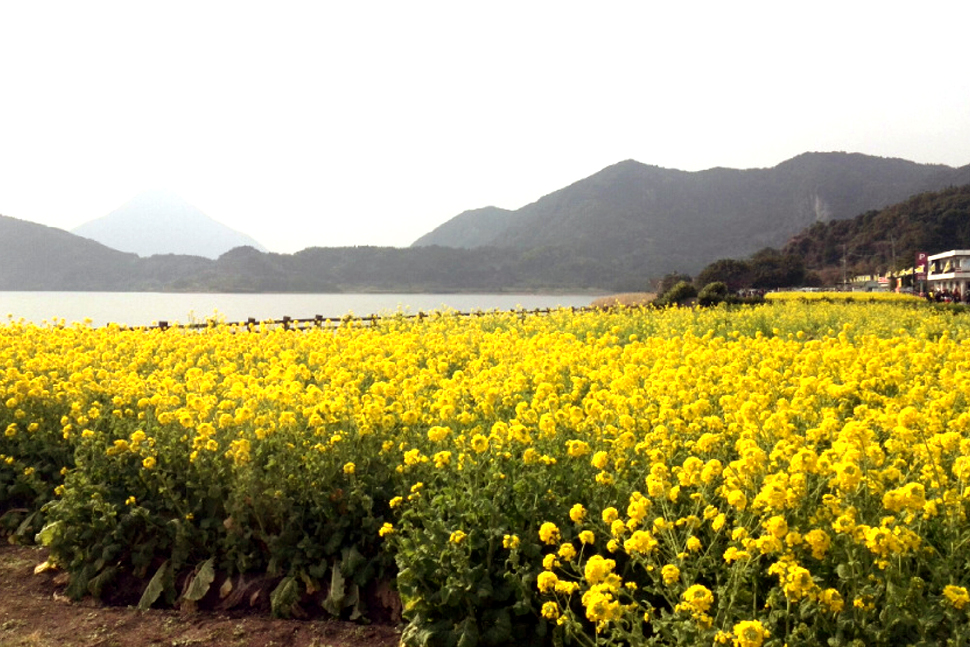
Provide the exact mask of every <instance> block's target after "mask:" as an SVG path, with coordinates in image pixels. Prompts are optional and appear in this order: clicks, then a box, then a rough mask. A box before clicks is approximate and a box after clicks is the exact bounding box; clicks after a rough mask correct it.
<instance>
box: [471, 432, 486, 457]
mask: <svg viewBox="0 0 970 647" xmlns="http://www.w3.org/2000/svg"><path fill="white" fill-rule="evenodd" d="M472 449H473V450H475V453H477V454H481V453H483V452H486V451H488V438H486V437H485V436H483V435H481V434H475V435H474V436H472Z"/></svg>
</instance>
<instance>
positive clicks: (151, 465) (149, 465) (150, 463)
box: [141, 456, 155, 470]
mask: <svg viewBox="0 0 970 647" xmlns="http://www.w3.org/2000/svg"><path fill="white" fill-rule="evenodd" d="M141 465H142V467H144V468H145V469H146V470H150V469H155V457H154V456H146V457H145V460H143V461H142V462H141Z"/></svg>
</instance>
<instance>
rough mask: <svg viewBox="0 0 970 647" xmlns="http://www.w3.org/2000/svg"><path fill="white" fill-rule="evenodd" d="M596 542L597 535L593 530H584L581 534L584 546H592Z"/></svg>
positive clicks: (580, 537) (580, 539)
mask: <svg viewBox="0 0 970 647" xmlns="http://www.w3.org/2000/svg"><path fill="white" fill-rule="evenodd" d="M595 540H596V535H594V534H593V531H591V530H584V531H582V532H580V533H579V541H581V542H583V543H584V544H592V543H593V542H594V541H595Z"/></svg>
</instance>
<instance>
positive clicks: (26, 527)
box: [14, 510, 40, 537]
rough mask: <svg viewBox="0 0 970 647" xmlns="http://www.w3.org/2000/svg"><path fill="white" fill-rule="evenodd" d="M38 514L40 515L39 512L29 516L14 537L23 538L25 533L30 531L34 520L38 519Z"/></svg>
mask: <svg viewBox="0 0 970 647" xmlns="http://www.w3.org/2000/svg"><path fill="white" fill-rule="evenodd" d="M38 514H40V511H39V510H38V511H36V512H34V513H32V514H30V515H28V516H27V518H26V519H24V520H23V523H21V524H20V526H18V527H17V532H15V533H14V536H15V537H23V536H24V533H26V532H27V531H28V530H30V525H31V524H32V523H33V522H34V519H35V518H36V517H37V515H38Z"/></svg>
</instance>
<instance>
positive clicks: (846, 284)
mask: <svg viewBox="0 0 970 647" xmlns="http://www.w3.org/2000/svg"><path fill="white" fill-rule="evenodd" d="M848 287H849V280H848V279H847V278H846V276H845V243H842V289H843V290H847V289H848Z"/></svg>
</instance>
